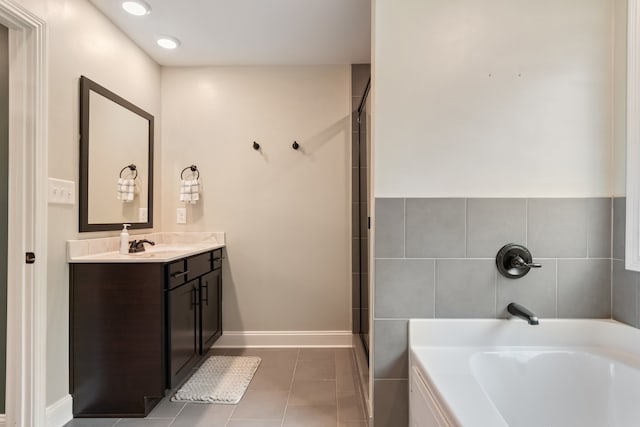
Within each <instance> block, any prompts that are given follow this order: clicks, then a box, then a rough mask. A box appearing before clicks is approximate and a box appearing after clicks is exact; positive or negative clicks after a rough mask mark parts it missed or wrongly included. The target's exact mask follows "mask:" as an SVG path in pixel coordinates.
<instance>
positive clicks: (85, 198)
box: [79, 76, 154, 233]
mask: <svg viewBox="0 0 640 427" xmlns="http://www.w3.org/2000/svg"><path fill="white" fill-rule="evenodd" d="M90 91H94V92H96V93H98V94H100V95H102V96H104V97H105V98H107V99H109V100H111V101H113V102H115V103H116V104H118V105H120V106H122V107H124V108H126V109H127V110H129V111H131V112H133V113H135V114H137V115H139V116H141V117H143V118H144V119H146V120H148V122H149V160H148V163H149V177H148V184H147V186H148V189H147V191H148V195H147V205H148V206H147V222H134V223H132V224H131V227H130V228H131V229H141V228H152V227H153V131H154V117H153V115H151V114H149V113H147V112H146V111H144V110H143V109H141V108H140V107H138V106H136V105H134V104H132V103H131V102H129V101H127V100H126V99H124V98H122V97H121V96H118V95H116V94H115V93H113V92H111V91H110V90H109V89H106V88H105V87H103V86H100V85H99V84H98V83H96V82H94V81H93V80H90V79H89V78H87V77H85V76H80V182H79V194H80V197H79V203H80V209H79V211H80V215H79V230H80V232H81V233H83V232H89V231H108V230H120V229H121V228H122V223H120V222H117V223H104V224H89V148H90V144H89V142H90V141H89V92H90Z"/></svg>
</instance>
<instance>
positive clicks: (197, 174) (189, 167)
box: [180, 165, 200, 179]
mask: <svg viewBox="0 0 640 427" xmlns="http://www.w3.org/2000/svg"><path fill="white" fill-rule="evenodd" d="M187 170H191V172H195V174H196V179H200V171H199V170H198V167H197V166H196V165H191V166H187V167H186V168H184V169H182V172H180V179H184V173H185V172H186V171H187Z"/></svg>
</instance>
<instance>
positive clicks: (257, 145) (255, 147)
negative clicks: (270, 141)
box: [253, 141, 260, 151]
mask: <svg viewBox="0 0 640 427" xmlns="http://www.w3.org/2000/svg"><path fill="white" fill-rule="evenodd" d="M253 149H254V150H256V151H258V150H259V149H260V144H258V143H257V142H255V141H253Z"/></svg>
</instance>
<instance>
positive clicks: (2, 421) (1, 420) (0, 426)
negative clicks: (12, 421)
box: [0, 414, 7, 427]
mask: <svg viewBox="0 0 640 427" xmlns="http://www.w3.org/2000/svg"><path fill="white" fill-rule="evenodd" d="M6 425H7V416H6V415H5V414H0V427H5V426H6Z"/></svg>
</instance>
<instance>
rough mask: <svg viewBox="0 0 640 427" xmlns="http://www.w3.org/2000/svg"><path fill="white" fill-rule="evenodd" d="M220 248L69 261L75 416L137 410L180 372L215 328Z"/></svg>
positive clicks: (147, 406)
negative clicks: (165, 256) (159, 256)
mask: <svg viewBox="0 0 640 427" xmlns="http://www.w3.org/2000/svg"><path fill="white" fill-rule="evenodd" d="M221 255H222V249H216V250H213V251H208V252H205V253H202V254H197V255H194V256H192V257H188V258H184V259H180V260H177V261H173V262H170V263H77V264H70V388H71V394H72V396H73V414H74V416H75V417H144V416H146V415H147V414H148V413H149V412H150V411H151V409H152V408H153V407H154V406H155V405H156V404H157V403H158V402H159V401H160V400H161V399H162V398H163V397H164V395H165V391H166V389H169V388H175V387H177V386H179V385H180V383H182V382H183V381H184V380H185V379H186V378H187V377H188V375H189V374H190V373H191V372H192V368H194V367H195V366H196V365H197V363H198V362H199V361H200V359H201V357H202V356H203V355H204V354H206V352H207V350H208V349H209V347H210V346H211V345H212V344H213V343H214V342H215V341H216V339H217V338H218V337H220V335H221V334H222V308H221V303H222V281H221V258H222V256H221Z"/></svg>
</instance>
